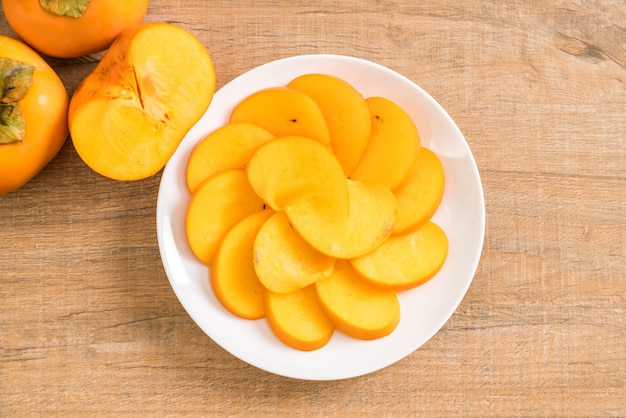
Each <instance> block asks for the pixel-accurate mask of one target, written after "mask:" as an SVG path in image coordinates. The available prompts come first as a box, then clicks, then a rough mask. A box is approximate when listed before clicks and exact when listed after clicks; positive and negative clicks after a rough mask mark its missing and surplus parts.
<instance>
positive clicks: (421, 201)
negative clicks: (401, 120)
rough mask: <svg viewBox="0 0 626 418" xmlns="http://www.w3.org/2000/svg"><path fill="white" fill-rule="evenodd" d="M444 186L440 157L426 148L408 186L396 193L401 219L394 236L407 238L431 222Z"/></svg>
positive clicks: (394, 229)
mask: <svg viewBox="0 0 626 418" xmlns="http://www.w3.org/2000/svg"><path fill="white" fill-rule="evenodd" d="M444 183H445V177H444V173H443V165H442V164H441V161H440V160H439V157H437V155H436V154H435V153H434V152H432V151H431V150H429V149H427V148H423V147H422V148H421V149H420V150H419V153H418V158H417V161H416V163H415V164H414V166H413V170H412V172H411V175H410V177H409V180H408V182H407V183H406V184H404V185H403V186H402V187H400V188H399V189H397V190H395V191H394V192H393V194H394V195H395V196H396V201H397V202H398V216H397V220H396V224H395V225H394V227H393V232H392V234H393V235H399V234H403V233H405V232H407V231H409V230H413V229H415V228H417V227H418V226H420V225H422V224H424V222H426V221H428V220H429V219H430V218H431V217H432V216H433V215H434V214H435V212H436V211H437V208H438V207H439V204H440V203H441V198H442V197H443V191H444V186H445V184H444Z"/></svg>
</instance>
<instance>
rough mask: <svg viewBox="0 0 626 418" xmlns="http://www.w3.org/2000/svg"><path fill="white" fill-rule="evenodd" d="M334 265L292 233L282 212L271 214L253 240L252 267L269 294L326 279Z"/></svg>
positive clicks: (286, 291)
mask: <svg viewBox="0 0 626 418" xmlns="http://www.w3.org/2000/svg"><path fill="white" fill-rule="evenodd" d="M334 264H335V259H334V258H333V257H329V256H327V255H325V254H322V253H320V252H319V251H317V250H316V249H315V248H313V247H311V246H310V245H309V243H307V242H306V241H305V240H303V239H302V237H300V235H298V233H296V231H294V230H293V227H292V226H291V224H290V223H289V220H288V219H287V216H285V213H284V212H277V213H275V214H274V215H272V217H271V218H269V219H268V220H267V221H266V222H265V223H264V224H263V226H261V228H260V230H259V232H258V234H257V236H256V239H255V240H254V268H255V270H256V273H257V276H258V278H259V280H260V282H261V283H262V284H263V286H265V287H266V288H267V289H268V290H270V291H272V292H273V293H290V292H295V291H297V290H300V289H302V288H303V287H306V286H308V285H310V284H313V283H315V282H316V281H318V280H321V279H323V278H325V277H328V276H329V275H330V273H331V272H332V270H333V266H334Z"/></svg>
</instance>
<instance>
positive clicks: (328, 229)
mask: <svg viewBox="0 0 626 418" xmlns="http://www.w3.org/2000/svg"><path fill="white" fill-rule="evenodd" d="M347 185H348V193H349V198H350V201H349V204H350V209H349V215H348V217H347V218H345V219H341V218H338V217H333V216H330V215H329V214H328V213H326V212H324V211H323V210H322V209H320V208H319V207H317V206H315V205H314V204H313V203H311V202H310V201H309V200H307V199H302V200H300V201H298V202H297V203H294V204H292V205H290V206H288V207H286V208H285V213H286V214H287V217H288V218H289V220H290V221H291V223H292V224H293V227H294V229H295V230H296V231H298V233H299V234H300V235H302V237H303V238H304V239H305V240H306V241H307V242H308V243H309V244H311V246H312V247H314V248H316V249H317V250H318V251H320V252H322V253H324V254H327V255H329V256H331V257H336V258H353V257H358V256H360V255H363V254H367V253H369V252H370V251H373V250H374V249H375V248H377V247H378V246H379V245H381V244H382V243H383V242H384V241H385V240H386V239H387V237H389V235H390V234H391V231H392V229H393V224H394V222H395V219H396V199H395V197H394V195H393V194H392V193H391V192H390V191H389V189H387V188H386V187H385V186H382V185H380V184H377V183H372V182H366V181H357V180H348V181H347Z"/></svg>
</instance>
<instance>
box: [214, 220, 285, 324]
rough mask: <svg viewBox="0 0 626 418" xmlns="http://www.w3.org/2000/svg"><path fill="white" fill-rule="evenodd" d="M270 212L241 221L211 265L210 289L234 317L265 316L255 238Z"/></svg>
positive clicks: (226, 239) (252, 317)
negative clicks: (254, 246)
mask: <svg viewBox="0 0 626 418" xmlns="http://www.w3.org/2000/svg"><path fill="white" fill-rule="evenodd" d="M273 212H274V211H272V210H271V209H267V210H264V211H261V212H256V213H253V214H252V215H250V216H248V217H246V218H244V219H243V220H241V221H239V222H238V223H237V224H236V225H235V226H233V227H232V228H231V229H230V230H229V231H228V232H227V233H226V235H225V236H224V238H223V239H222V241H221V242H220V244H219V245H218V247H217V250H216V252H215V256H214V258H213V262H212V264H211V286H212V287H213V291H214V292H215V296H216V297H217V299H218V300H219V301H220V303H221V304H222V305H223V306H224V307H225V308H226V309H227V310H228V311H230V312H231V313H232V314H233V315H236V316H238V317H240V318H245V319H259V318H262V317H264V316H265V299H264V296H263V294H264V292H265V288H264V287H263V285H262V284H261V282H260V281H259V278H258V277H257V275H256V272H255V270H254V263H253V261H252V252H253V244H254V239H255V237H256V235H257V233H258V231H259V229H260V228H261V225H263V223H264V222H265V221H266V220H267V218H269V217H270V216H271V215H272V213H273Z"/></svg>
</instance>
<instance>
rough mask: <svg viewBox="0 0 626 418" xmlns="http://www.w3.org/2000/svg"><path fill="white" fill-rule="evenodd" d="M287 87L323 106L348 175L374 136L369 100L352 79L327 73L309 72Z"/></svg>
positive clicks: (331, 139)
mask: <svg viewBox="0 0 626 418" xmlns="http://www.w3.org/2000/svg"><path fill="white" fill-rule="evenodd" d="M287 87H290V88H293V89H295V90H299V91H301V92H303V93H305V94H307V95H308V96H309V97H311V98H312V99H313V100H314V101H315V103H317V105H318V106H319V108H320V110H321V111H322V114H323V115H324V119H326V124H327V125H328V130H329V133H330V143H331V146H332V148H333V153H334V154H335V156H336V157H337V159H338V160H339V163H340V164H341V166H342V167H343V170H344V173H346V175H348V174H350V173H351V172H352V170H354V168H355V167H356V165H357V163H358V162H359V160H360V159H361V157H362V156H363V153H364V152H365V148H366V147H367V143H368V141H369V137H370V131H371V121H370V112H369V109H368V107H367V104H366V103H365V99H364V98H363V96H362V95H361V93H359V92H358V91H357V90H356V89H355V88H354V87H352V85H350V84H349V83H348V82H346V81H344V80H342V79H340V78H337V77H334V76H331V75H326V74H305V75H302V76H300V77H297V78H295V79H294V80H292V81H291V82H290V83H289V84H287Z"/></svg>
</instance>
